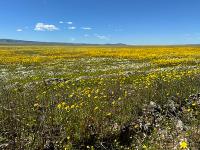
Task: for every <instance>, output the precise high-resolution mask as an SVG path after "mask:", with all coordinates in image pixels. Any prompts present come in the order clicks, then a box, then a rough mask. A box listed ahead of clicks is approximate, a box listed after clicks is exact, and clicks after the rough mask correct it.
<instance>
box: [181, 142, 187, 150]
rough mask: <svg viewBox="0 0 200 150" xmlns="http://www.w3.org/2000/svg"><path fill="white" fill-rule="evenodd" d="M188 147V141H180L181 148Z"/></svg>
mask: <svg viewBox="0 0 200 150" xmlns="http://www.w3.org/2000/svg"><path fill="white" fill-rule="evenodd" d="M187 147H188V144H187V142H185V141H182V142H180V148H181V149H186V148H187Z"/></svg>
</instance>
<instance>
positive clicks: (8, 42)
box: [0, 39, 126, 46]
mask: <svg viewBox="0 0 200 150" xmlns="http://www.w3.org/2000/svg"><path fill="white" fill-rule="evenodd" d="M0 45H66V46H67V45H69V46H75V45H77V46H80V45H108V46H109V45H116V46H125V45H126V44H123V43H116V44H109V43H108V44H87V43H62V42H39V41H25V40H14V39H0Z"/></svg>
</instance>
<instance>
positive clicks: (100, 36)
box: [95, 34, 109, 40]
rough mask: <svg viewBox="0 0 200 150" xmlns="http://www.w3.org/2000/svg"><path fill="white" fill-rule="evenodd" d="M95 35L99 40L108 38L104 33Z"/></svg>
mask: <svg viewBox="0 0 200 150" xmlns="http://www.w3.org/2000/svg"><path fill="white" fill-rule="evenodd" d="M95 36H96V37H97V38H99V39H101V40H109V38H108V37H107V36H105V35H99V34H95Z"/></svg>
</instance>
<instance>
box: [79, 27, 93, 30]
mask: <svg viewBox="0 0 200 150" xmlns="http://www.w3.org/2000/svg"><path fill="white" fill-rule="evenodd" d="M81 29H83V30H92V28H91V27H82V28H81Z"/></svg>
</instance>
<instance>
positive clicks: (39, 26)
mask: <svg viewBox="0 0 200 150" xmlns="http://www.w3.org/2000/svg"><path fill="white" fill-rule="evenodd" d="M34 30H35V31H55V30H59V29H58V28H57V27H56V26H55V25H52V24H44V23H37V24H36V25H35V29H34Z"/></svg>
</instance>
